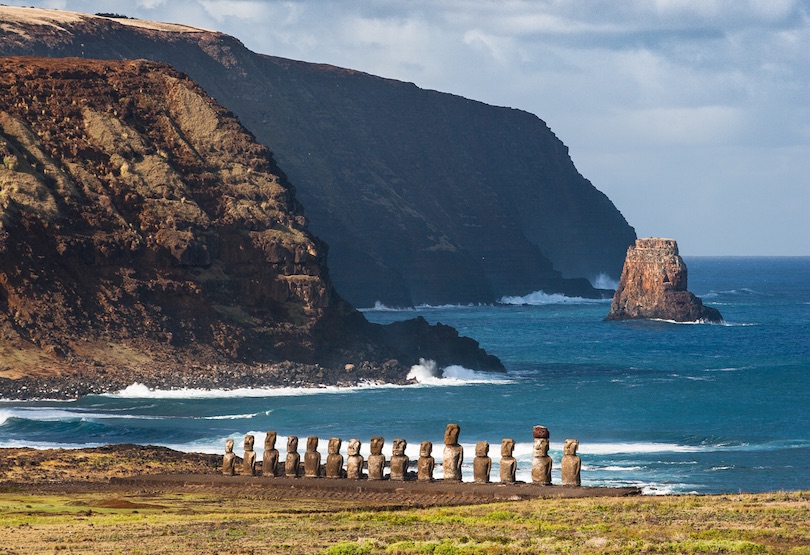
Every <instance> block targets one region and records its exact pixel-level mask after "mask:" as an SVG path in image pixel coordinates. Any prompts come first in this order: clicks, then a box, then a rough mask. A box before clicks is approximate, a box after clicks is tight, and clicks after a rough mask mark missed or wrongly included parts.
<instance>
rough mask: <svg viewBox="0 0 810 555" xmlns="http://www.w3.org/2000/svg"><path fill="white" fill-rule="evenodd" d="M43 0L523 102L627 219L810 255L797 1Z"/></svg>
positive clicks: (692, 240)
mask: <svg viewBox="0 0 810 555" xmlns="http://www.w3.org/2000/svg"><path fill="white" fill-rule="evenodd" d="M5 1H6V3H12V4H15V3H16V4H20V5H30V4H31V3H32V2H33V3H34V4H37V1H36V0H20V1H19V2H14V1H11V2H9V0H5ZM54 4H58V6H56V7H60V8H62V9H71V10H76V11H87V12H91V13H93V12H97V11H114V12H119V13H123V14H126V15H131V16H137V17H144V18H150V19H163V20H168V21H175V22H183V23H188V24H191V25H198V26H202V27H208V28H216V29H218V30H221V31H223V32H226V33H229V34H233V35H235V36H237V37H238V38H239V39H240V40H242V42H244V43H245V44H246V45H247V46H248V47H249V48H251V49H253V50H255V51H258V52H262V53H267V54H273V55H278V56H285V57H290V58H295V59H304V60H308V61H314V62H322V63H331V64H335V65H339V66H344V67H350V68H353V69H358V70H361V71H367V72H370V73H375V74H378V75H383V76H386V77H392V78H397V79H401V80H404V81H412V82H415V83H416V84H417V85H419V86H422V87H425V88H431V89H437V90H443V91H447V92H452V93H455V94H460V95H463V96H466V97H469V98H475V99H477V100H482V101H485V102H489V103H492V104H496V105H506V106H512V107H516V108H521V109H524V110H528V111H530V112H533V113H535V114H537V115H538V116H539V117H541V118H542V119H544V120H546V121H547V122H548V123H549V125H550V127H551V128H552V130H553V131H554V132H555V133H556V134H557V135H558V136H559V137H560V138H561V139H562V140H563V141H564V142H565V143H566V144H568V145H569V146H570V148H571V154H572V158H573V159H574V162H575V163H576V164H577V167H578V168H579V169H580V171H581V172H582V173H583V175H585V176H586V177H588V178H589V179H590V180H591V181H592V182H593V183H594V184H595V185H596V186H597V187H598V188H600V189H601V190H603V191H604V192H605V193H606V194H607V195H608V196H609V197H611V199H613V200H614V202H615V203H616V204H617V206H618V207H619V208H620V209H621V210H622V211H623V213H624V214H625V216H626V217H627V218H628V220H629V221H630V223H631V224H633V225H636V226H637V228H638V230H639V233H642V234H655V235H673V236H675V237H676V238H679V239H680V238H683V239H684V241H685V242H684V243H683V247H684V248H683V250H684V252H685V253H689V254H723V253H732V252H733V253H738V254H739V253H744V252H746V249H748V251H747V252H750V253H752V254H767V253H768V252H770V251H769V250H768V249H769V248H771V247H772V246H773V245H775V244H778V245H780V247H779V248H780V249H783V252H782V253H783V254H785V253H791V252H792V253H793V254H810V246H808V244H807V239H800V238H801V237H810V223H808V222H810V218H807V217H806V215H804V214H801V213H799V212H800V211H799V210H798V209H797V206H803V207H807V206H808V205H810V199H808V198H807V197H808V192H807V191H808V189H810V187H807V185H806V183H807V177H806V176H807V175H810V168H808V167H807V166H808V162H806V161H807V160H810V106H808V102H807V98H808V91H810V64H808V63H807V53H808V52H810V15H809V13H808V10H810V8H809V7H808V4H807V2H806V1H805V0H700V1H695V0H628V1H623V2H616V1H615V0H583V1H578V2H570V1H565V0H506V1H503V0H411V1H409V2H398V1H394V0H387V1H386V0H356V1H353V2H338V1H335V0H331V1H325V2H324V1H315V0H291V1H280V0H172V1H171V2H169V1H166V0H138V2H137V3H135V4H133V3H131V2H126V1H124V0H118V1H111V0H106V1H102V0H50V1H48V2H46V1H42V2H39V5H41V6H43V7H47V6H50V7H54ZM675 192H677V194H674V193H675ZM696 217H699V221H700V222H701V223H700V226H699V231H696V229H697V227H696V226H695V225H694V221H695V218H696ZM659 228H660V229H659ZM701 237H703V239H701ZM764 238H767V240H765V239H764Z"/></svg>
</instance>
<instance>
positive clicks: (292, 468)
mask: <svg viewBox="0 0 810 555" xmlns="http://www.w3.org/2000/svg"><path fill="white" fill-rule="evenodd" d="M300 466H301V455H299V454H298V438H297V437H295V436H290V437H288V438H287V460H286V461H284V474H285V475H287V476H289V477H290V478H298V476H299V470H298V469H299V467H300Z"/></svg>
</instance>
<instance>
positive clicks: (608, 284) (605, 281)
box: [588, 272, 619, 289]
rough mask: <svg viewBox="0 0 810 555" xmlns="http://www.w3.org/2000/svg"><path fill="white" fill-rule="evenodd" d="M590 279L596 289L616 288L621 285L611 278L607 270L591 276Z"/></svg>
mask: <svg viewBox="0 0 810 555" xmlns="http://www.w3.org/2000/svg"><path fill="white" fill-rule="evenodd" d="M588 281H590V282H591V285H593V287H594V288H595V289H616V288H617V287H618V286H619V282H618V281H616V280H614V279H611V277H610V276H609V275H607V274H606V273H605V272H602V273H600V274H599V275H598V276H594V277H592V278H590V279H589V280H588Z"/></svg>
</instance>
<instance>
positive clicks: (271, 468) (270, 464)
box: [262, 431, 278, 476]
mask: <svg viewBox="0 0 810 555" xmlns="http://www.w3.org/2000/svg"><path fill="white" fill-rule="evenodd" d="M277 468H278V450H277V449H276V432H273V431H268V432H267V435H266V436H265V438H264V458H263V459H262V474H264V475H265V476H275V475H276V469H277Z"/></svg>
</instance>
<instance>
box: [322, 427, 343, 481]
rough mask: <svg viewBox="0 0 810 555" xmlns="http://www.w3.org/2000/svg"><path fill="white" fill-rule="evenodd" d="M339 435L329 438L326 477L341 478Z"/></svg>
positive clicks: (341, 457) (341, 458) (341, 460)
mask: <svg viewBox="0 0 810 555" xmlns="http://www.w3.org/2000/svg"><path fill="white" fill-rule="evenodd" d="M341 443H342V442H341V441H340V438H339V437H333V438H330V439H329V454H328V455H326V477H327V478H343V476H344V473H343V455H341V454H340V444H341Z"/></svg>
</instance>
